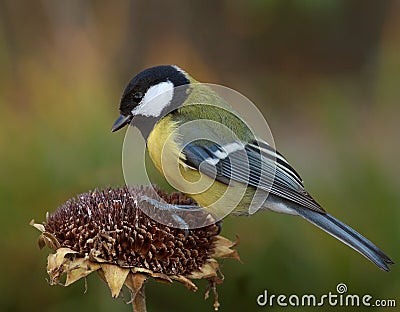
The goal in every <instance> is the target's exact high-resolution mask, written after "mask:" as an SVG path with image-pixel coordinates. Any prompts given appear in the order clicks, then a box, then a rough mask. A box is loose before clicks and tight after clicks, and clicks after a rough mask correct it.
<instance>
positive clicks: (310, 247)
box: [0, 0, 400, 312]
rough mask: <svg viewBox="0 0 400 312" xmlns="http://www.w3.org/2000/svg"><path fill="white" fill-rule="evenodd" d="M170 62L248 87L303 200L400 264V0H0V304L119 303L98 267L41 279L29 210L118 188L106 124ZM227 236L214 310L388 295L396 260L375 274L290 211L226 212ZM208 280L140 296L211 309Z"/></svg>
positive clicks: (117, 155)
mask: <svg viewBox="0 0 400 312" xmlns="http://www.w3.org/2000/svg"><path fill="white" fill-rule="evenodd" d="M169 63H172V64H177V65H179V66H180V67H182V68H184V69H185V70H186V71H188V72H189V73H191V74H192V75H193V76H194V77H196V78H197V79H198V80H200V81H202V82H213V83H218V84H222V85H226V86H229V87H231V88H233V89H236V90H238V91H239V92H241V93H243V94H244V95H246V96H247V97H249V98H250V99H251V100H253V102H255V103H256V105H257V106H258V107H259V108H260V110H262V112H263V113H264V114H265V116H266V119H267V120H268V122H269V125H270V126H271V129H272V132H273V134H274V137H275V142H276V144H277V147H278V148H279V149H280V151H281V152H282V153H283V154H285V155H286V156H287V158H288V159H289V160H290V161H291V163H292V164H293V165H294V166H295V167H296V168H298V171H299V172H300V173H301V174H302V176H303V178H304V179H305V184H306V186H307V188H308V189H309V191H310V192H311V193H312V194H313V195H314V197H315V198H316V199H318V200H319V201H320V203H321V204H322V205H323V206H324V207H325V208H326V209H327V210H329V211H330V212H332V213H333V214H334V215H336V216H337V217H339V218H340V219H342V220H343V221H345V222H347V223H349V224H350V225H352V226H354V227H355V228H356V229H357V230H359V231H360V232H361V233H363V234H365V235H366V236H367V237H368V238H370V239H371V240H372V241H374V242H375V243H376V244H377V245H378V246H380V247H381V248H382V249H383V250H384V251H385V252H387V253H388V254H389V255H390V256H391V257H392V258H393V260H394V261H395V262H400V251H399V239H400V227H399V221H400V192H399V186H400V178H399V175H400V166H399V159H400V146H399V134H400V131H399V130H400V126H399V114H400V104H399V101H400V87H399V82H400V2H399V1H373V0H368V1H345V0H325V1H310V0H291V1H279V0H268V1H262V0H248V1H239V0H234V1H213V0H203V1H198V2H189V1H76V0H70V1H51V0H43V1H6V0H2V1H0V68H1V71H0V125H1V131H0V148H1V149H0V151H1V152H0V166H1V178H0V203H1V220H2V222H1V227H0V242H1V249H2V251H1V257H0V259H1V260H0V261H1V262H0V265H1V269H2V270H1V278H0V310H1V311H72V310H74V309H77V310H78V309H79V310H81V311H99V312H100V311H110V310H112V311H129V310H130V309H131V307H130V306H129V305H125V304H124V303H123V301H122V300H114V299H111V297H110V294H109V290H108V289H107V288H106V286H105V284H104V283H102V282H99V279H98V278H97V277H95V276H93V277H90V278H89V279H88V291H87V294H85V295H84V294H83V292H84V282H83V281H82V282H81V283H76V284H74V285H72V286H70V287H68V288H63V287H61V286H59V287H49V286H48V284H47V282H46V280H45V278H46V277H47V274H46V271H45V262H46V256H47V253H48V250H45V251H40V250H39V249H38V248H37V246H36V238H37V236H38V232H37V231H35V230H34V229H33V228H31V227H29V226H28V223H29V221H30V219H31V218H35V220H36V221H41V220H44V218H45V213H46V211H53V210H55V209H56V207H57V206H58V205H59V204H61V203H62V202H63V201H65V200H66V199H68V198H69V197H71V196H74V195H76V194H78V193H81V192H85V191H87V190H88V189H94V188H96V187H106V186H113V185H123V183H124V180H123V175H122V169H121V149H122V142H123V133H122V132H121V133H119V134H111V132H110V128H111V125H112V123H113V122H114V119H115V118H116V116H117V114H118V102H119V98H120V94H121V92H122V90H123V88H124V87H125V84H126V82H127V81H128V80H129V79H130V78H131V77H132V76H133V75H135V74H136V73H138V72H139V71H140V70H142V69H143V68H145V67H148V66H152V65H157V64H169ZM223 233H224V235H225V236H228V237H231V238H234V236H235V234H238V235H239V236H240V238H241V244H240V245H239V247H238V249H239V252H240V255H241V258H242V260H243V264H240V263H236V262H234V261H226V262H224V263H223V265H222V270H223V272H224V274H225V282H224V283H223V284H222V285H221V286H220V287H219V293H220V302H221V305H222V306H221V310H222V311H234V310H247V311H264V310H265V309H266V308H265V307H264V308H260V307H258V306H257V304H256V298H257V296H258V295H259V294H260V293H261V292H263V290H264V289H267V290H268V291H269V292H270V293H274V294H286V295H290V294H298V295H302V294H311V293H313V294H316V295H322V294H326V293H328V292H330V291H331V292H335V291H336V285H337V284H338V283H340V282H343V283H346V284H347V286H348V289H349V290H348V293H353V294H360V295H363V294H366V293H367V294H370V295H372V296H373V298H374V299H396V300H397V306H399V305H400V296H399V291H400V273H399V272H400V271H399V264H397V265H395V266H393V269H392V271H391V272H390V273H385V272H383V271H380V270H379V269H377V268H376V267H375V266H374V265H372V264H371V263H369V262H368V261H367V260H365V259H364V258H363V257H361V256H360V255H358V254H356V253H355V252H353V251H352V250H350V249H349V248H347V247H345V246H343V245H342V244H340V243H339V242H337V241H336V240H334V239H333V238H331V237H329V236H328V235H326V234H324V233H323V232H321V231H320V230H318V229H316V228H314V227H312V226H310V225H309V224H308V223H306V222H304V221H303V220H300V219H299V218H292V217H289V216H283V215H278V214H272V213H264V214H260V215H257V216H254V217H251V218H234V217H230V218H227V219H226V220H225V221H224V230H223ZM204 287H205V284H204V283H203V284H202V283H200V289H199V291H198V292H197V293H191V292H189V291H188V290H186V289H185V288H184V287H183V286H180V285H175V286H174V287H169V286H167V285H163V284H157V283H153V282H151V283H149V286H148V287H147V292H148V298H149V299H148V308H149V311H183V310H189V309H190V310H191V311H210V310H211V306H212V301H211V300H208V301H204V300H203V292H204ZM280 309H282V308H280V307H277V306H274V307H268V310H276V311H278V310H280ZM292 309H293V310H296V311H300V310H301V311H306V310H307V308H292ZM308 309H309V311H314V310H315V308H308ZM342 309H343V310H346V311H348V310H351V309H350V308H345V307H342V308H338V307H336V308H329V307H328V306H325V307H324V311H325V310H326V311H328V310H332V311H339V310H342ZM395 309H398V307H397V308H392V309H389V308H386V309H385V308H377V307H371V308H369V309H368V310H369V311H385V310H390V311H394V310H395ZM285 310H290V308H287V309H285Z"/></svg>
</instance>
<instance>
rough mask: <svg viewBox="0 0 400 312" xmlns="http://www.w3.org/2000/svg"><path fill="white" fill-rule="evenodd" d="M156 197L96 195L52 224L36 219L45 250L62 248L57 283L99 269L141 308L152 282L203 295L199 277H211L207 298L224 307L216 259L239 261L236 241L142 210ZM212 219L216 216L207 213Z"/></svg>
mask: <svg viewBox="0 0 400 312" xmlns="http://www.w3.org/2000/svg"><path fill="white" fill-rule="evenodd" d="M153 195H154V193H153V188H152V187H137V188H128V187H124V188H118V189H111V188H109V189H105V190H101V191H99V190H95V191H93V192H89V193H85V194H81V195H79V196H78V198H77V199H71V200H69V201H67V202H66V203H65V204H63V205H62V206H60V207H59V208H58V209H57V210H56V211H55V212H54V213H52V214H50V215H48V216H47V220H46V222H43V223H41V224H37V223H34V221H32V222H31V224H32V225H33V226H34V227H36V228H37V229H39V230H40V231H41V232H42V233H41V235H40V237H39V247H40V248H43V247H44V246H45V245H46V246H47V247H49V248H51V249H53V250H54V251H55V253H54V254H50V255H49V256H48V263H47V272H48V274H49V276H50V284H51V285H55V284H60V280H61V277H62V276H63V275H66V280H65V283H64V285H65V286H68V285H70V284H72V283H74V282H75V281H77V280H79V279H80V278H82V277H86V276H87V275H88V274H90V273H92V272H94V271H96V272H98V274H99V275H100V276H101V277H102V279H104V280H105V281H106V283H107V284H108V286H109V287H110V290H111V293H112V296H113V297H118V295H119V293H120V291H121V289H122V287H123V285H125V286H127V287H128V288H129V289H130V291H131V294H132V299H133V302H134V303H135V302H136V304H137V305H140V304H143V302H142V303H140V302H141V301H140V300H139V299H140V298H139V297H141V298H142V297H143V296H144V294H143V292H144V282H145V281H146V280H147V279H148V278H154V279H156V280H158V281H164V282H167V283H172V282H173V281H174V280H175V281H178V282H180V283H182V284H184V285H185V286H186V287H187V288H189V289H191V290H193V291H196V290H197V286H196V285H195V284H194V283H193V282H192V280H193V279H207V280H208V281H209V289H208V290H207V292H206V297H208V292H209V290H210V289H212V290H213V292H214V295H215V302H214V308H215V309H218V306H219V303H218V297H217V293H216V285H217V284H220V283H222V281H223V276H222V274H221V272H220V270H219V265H218V262H217V260H216V259H217V258H224V257H228V258H235V259H238V260H239V257H238V254H237V252H236V251H235V250H233V249H231V248H232V247H233V246H234V245H235V243H233V242H231V241H230V240H228V239H226V238H224V237H222V236H220V235H219V230H220V227H219V225H217V224H216V223H211V225H208V226H206V227H203V228H198V229H192V230H190V231H189V234H187V233H185V231H184V230H182V229H178V228H174V227H170V226H168V225H164V224H161V223H158V222H156V221H154V220H152V219H151V218H149V217H148V216H147V215H146V214H145V213H143V211H142V210H141V209H140V207H139V205H142V204H141V203H140V198H142V197H143V196H148V197H152V196H153ZM158 195H159V196H161V197H162V198H163V199H164V200H165V201H166V202H167V203H170V204H173V205H176V204H185V205H187V204H194V203H193V202H192V201H191V200H190V199H189V198H187V197H185V196H183V195H182V194H179V193H173V194H171V195H168V194H166V193H163V192H161V191H159V190H158ZM138 203H140V204H138ZM146 205H151V203H150V202H147V203H146ZM148 208H149V207H147V209H148ZM150 208H151V207H150ZM153 208H154V209H157V208H155V207H153ZM159 213H163V211H162V210H160V211H159ZM196 217H199V216H198V214H197V215H196ZM204 218H210V215H208V213H206V212H204ZM136 308H137V310H140V307H139V306H137V307H136Z"/></svg>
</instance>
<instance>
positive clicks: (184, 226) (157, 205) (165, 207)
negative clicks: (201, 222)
mask: <svg viewBox="0 0 400 312" xmlns="http://www.w3.org/2000/svg"><path fill="white" fill-rule="evenodd" d="M140 202H147V203H149V204H151V205H152V206H153V207H155V208H157V209H160V210H168V211H172V215H171V217H172V218H173V219H174V220H175V222H176V223H178V225H179V228H181V229H183V230H184V231H185V237H187V236H188V235H189V225H188V224H187V223H186V221H185V220H183V218H182V217H180V216H179V215H178V214H177V213H175V212H174V211H179V210H186V211H187V210H197V209H199V206H195V205H172V204H168V203H165V202H161V201H159V200H157V199H154V198H151V197H148V196H146V195H143V196H141V197H140Z"/></svg>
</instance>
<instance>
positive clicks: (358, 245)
mask: <svg viewBox="0 0 400 312" xmlns="http://www.w3.org/2000/svg"><path fill="white" fill-rule="evenodd" d="M292 208H293V209H294V210H296V212H297V213H298V214H299V215H300V216H302V217H303V218H304V219H306V220H307V221H309V222H311V223H312V224H314V225H316V226H318V227H319V228H321V229H322V230H324V231H325V232H327V233H328V234H330V235H332V236H333V237H336V238H337V239H338V240H340V241H342V242H343V243H345V244H346V245H348V246H350V247H351V248H353V249H354V250H356V251H358V252H359V253H360V254H362V255H363V256H364V257H366V258H367V259H369V260H370V261H372V262H373V263H375V264H376V265H377V266H378V267H379V268H381V269H382V270H385V271H390V269H389V266H388V265H389V264H394V262H393V261H392V260H391V259H390V258H389V257H388V256H387V255H385V254H384V253H383V251H382V250H380V249H379V248H378V247H376V246H375V245H374V244H373V243H372V242H370V241H369V240H368V239H366V238H365V237H364V236H362V235H361V234H360V233H358V232H357V231H355V230H354V229H352V228H351V227H350V226H348V225H347V224H344V223H343V222H341V221H339V220H338V219H336V218H335V217H333V216H331V215H330V214H328V213H319V212H316V211H313V210H310V209H306V208H303V207H300V206H298V207H292Z"/></svg>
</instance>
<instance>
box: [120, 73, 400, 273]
mask: <svg viewBox="0 0 400 312" xmlns="http://www.w3.org/2000/svg"><path fill="white" fill-rule="evenodd" d="M155 98H157V99H155ZM216 102H219V103H218V105H189V104H191V103H206V104H207V103H211V104H215V103H216ZM119 110H120V114H121V115H120V116H119V117H118V119H117V120H116V121H115V123H114V125H113V127H112V131H113V132H114V131H117V130H119V129H121V128H123V127H124V126H126V125H128V124H131V125H132V126H136V127H138V128H139V130H140V131H141V133H142V135H143V137H144V138H145V140H146V146H147V151H148V154H149V156H150V158H151V160H152V162H153V163H154V164H155V166H156V167H157V169H158V170H159V171H160V173H161V174H162V175H164V176H166V178H167V180H168V181H171V182H172V184H174V186H176V188H177V189H179V190H180V191H183V192H184V193H186V194H187V195H188V196H189V197H192V198H193V199H194V200H195V201H196V202H197V203H198V204H199V206H201V207H213V206H218V205H220V206H221V205H222V206H225V207H226V206H229V205H233V204H234V205H235V207H232V208H234V210H233V213H234V214H238V215H249V214H250V213H249V207H250V205H251V203H252V201H253V200H254V198H255V197H256V193H257V194H263V193H265V194H266V195H265V196H264V197H263V196H261V197H259V198H261V202H260V203H259V205H260V207H261V209H259V210H272V211H275V212H281V213H286V214H290V215H298V216H301V217H303V218H304V219H306V220H307V221H309V222H311V223H312V224H314V225H316V226H317V227H319V228H321V229H322V230H324V231H326V232H327V233H329V234H330V235H332V236H334V237H335V238H337V239H338V240H340V241H342V242H343V243H345V244H346V245H348V246H350V247H351V248H353V249H354V250H356V251H358V252H359V253H360V254H362V255H363V256H365V257H366V258H367V259H369V260H370V261H372V262H373V263H375V264H376V265H377V266H378V267H379V268H381V269H383V270H385V271H389V266H388V265H390V264H393V263H394V262H393V261H392V260H391V259H390V258H389V257H388V256H387V255H386V254H385V253H383V252H382V251H381V250H380V249H379V248H378V247H377V246H375V245H374V244H373V243H372V242H370V241H369V240H368V239H366V238H365V237H363V236H362V235H361V234H359V233H358V232H356V231H355V230H354V229H352V228H351V227H350V226H348V225H346V224H344V223H343V222H341V221H339V220H338V219H336V218H335V217H333V216H332V215H330V214H328V213H327V212H326V211H325V210H324V209H323V208H322V207H321V206H320V205H319V204H318V203H317V202H316V201H315V200H314V199H313V198H312V197H311V195H310V194H309V193H308V192H307V191H306V190H305V188H304V185H303V181H302V179H301V177H300V176H299V174H298V173H297V172H296V171H295V170H294V169H293V167H292V166H291V165H290V164H289V163H288V162H287V160H286V159H285V158H284V157H283V156H282V154H280V153H279V152H278V151H276V150H275V149H274V148H273V147H272V146H271V145H270V144H268V143H267V142H265V141H263V140H261V139H259V138H258V137H256V136H255V135H254V134H253V133H252V131H251V130H250V127H249V126H247V124H246V123H245V122H244V121H243V120H242V119H241V118H240V117H238V116H237V115H236V114H234V113H233V112H232V110H231V108H230V106H229V104H228V103H225V101H224V100H223V99H222V98H221V97H219V96H218V94H215V93H214V92H213V91H212V90H211V89H209V88H208V87H207V86H203V85H201V84H198V82H197V81H196V80H195V79H193V78H192V77H191V76H189V75H188V74H187V73H186V72H185V71H183V70H182V69H180V68H179V67H177V66H172V65H163V66H156V67H152V68H148V69H146V70H144V71H142V72H141V73H139V74H138V75H137V76H135V77H134V78H132V80H131V81H130V82H129V84H128V85H127V87H126V88H125V90H124V92H123V95H122V98H121V102H120V107H119ZM199 120H200V121H209V122H200V123H196V121H199ZM188 122H194V123H193V124H190V125H191V126H190V127H189V130H187V129H186V130H185V131H183V132H182V131H181V130H180V129H181V128H180V127H181V126H182V125H184V124H186V123H188ZM226 129H228V130H230V131H231V132H232V133H233V134H234V135H232V134H226V133H227V131H226ZM193 133H194V134H196V136H197V137H198V138H199V139H197V140H191V139H190V138H189V139H188V138H186V136H190V135H191V134H193ZM225 134H226V135H225ZM213 138H218V140H219V141H218V140H214V139H213ZM216 141H218V142H216ZM169 167H178V170H179V171H177V172H175V173H177V174H175V173H172V174H171V173H170V174H168V168H169ZM269 168H273V169H274V170H273V174H272V175H271V174H270V170H269ZM171 172H174V171H171ZM168 175H169V176H168ZM204 177H205V178H206V180H207V179H208V181H207V182H208V184H207V185H208V186H207V187H205V188H204V189H202V190H201V191H193V190H191V189H190V186H191V185H192V183H191V182H194V181H197V180H199V179H201V178H204ZM239 186H241V187H242V189H244V192H243V194H241V198H240V200H239V201H236V202H235V203H233V202H231V196H224V194H225V193H226V192H227V191H229V190H231V189H234V192H233V193H235V194H236V193H240V192H236V191H235V190H236V188H238V187H239ZM238 189H239V188H238ZM221 197H223V200H221Z"/></svg>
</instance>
